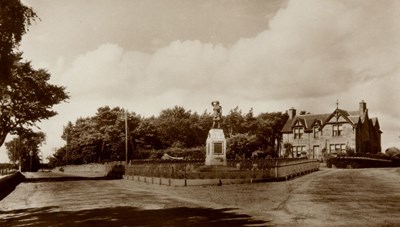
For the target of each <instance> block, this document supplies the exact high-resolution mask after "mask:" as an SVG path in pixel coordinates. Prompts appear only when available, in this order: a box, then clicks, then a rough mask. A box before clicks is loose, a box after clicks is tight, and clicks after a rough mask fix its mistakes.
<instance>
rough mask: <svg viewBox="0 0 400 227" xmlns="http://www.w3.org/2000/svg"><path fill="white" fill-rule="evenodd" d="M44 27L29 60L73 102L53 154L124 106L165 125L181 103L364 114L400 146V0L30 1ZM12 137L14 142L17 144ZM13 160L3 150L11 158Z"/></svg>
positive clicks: (51, 128) (28, 40)
mask: <svg viewBox="0 0 400 227" xmlns="http://www.w3.org/2000/svg"><path fill="white" fill-rule="evenodd" d="M22 2H23V3H24V4H26V5H27V6H30V7H32V8H33V9H34V10H35V11H36V13H37V14H38V16H39V17H40V20H38V21H37V22H35V23H34V24H33V25H32V26H31V27H30V31H29V32H28V33H27V34H26V35H25V36H24V37H23V40H22V42H21V45H20V47H19V49H20V50H21V51H23V52H24V54H23V57H24V59H26V60H28V61H31V62H32V64H33V66H34V67H36V68H45V69H47V70H48V71H49V72H50V74H51V75H52V77H51V80H50V83H54V84H57V85H61V86H65V87H66V91H67V92H68V93H69V95H70V96H71V98H70V100H68V102H67V103H62V104H59V105H57V106H55V107H54V109H55V110H56V111H57V112H58V115H57V116H55V117H52V118H50V119H49V120H46V121H43V122H42V123H40V124H38V126H39V127H40V130H42V131H43V132H45V133H46V135H47V142H46V144H44V145H43V146H42V148H41V149H42V151H43V153H44V156H45V157H47V156H49V155H51V154H52V153H53V152H54V150H55V148H57V147H61V146H63V145H64V144H65V141H63V140H62V139H61V134H62V129H63V126H64V125H66V124H67V122H68V121H71V122H75V120H76V119H77V118H78V117H86V116H93V115H94V114H95V113H96V111H97V108H99V107H102V106H106V105H108V106H110V107H115V106H119V107H122V108H125V109H127V110H129V111H131V112H135V113H137V114H140V115H142V116H152V115H154V116H158V114H159V113H160V111H161V110H163V109H166V108H172V107H174V106H176V105H178V106H182V107H184V108H185V109H186V110H191V111H192V112H199V113H202V112H204V111H205V110H207V111H211V104H210V103H211V101H213V100H219V101H220V103H221V105H222V107H223V114H226V113H229V111H230V110H231V109H233V108H235V107H236V106H238V107H239V108H240V109H241V110H242V111H243V112H244V113H246V112H248V111H249V110H250V108H253V109H254V113H256V114H258V113H261V112H275V111H286V110H288V109H289V108H291V107H294V108H296V109H297V110H299V111H300V110H305V111H307V112H311V113H330V112H333V111H334V110H335V108H336V102H337V101H338V102H339V108H341V109H345V110H357V109H358V105H359V102H360V101H362V100H364V101H365V102H366V103H367V108H368V109H369V116H370V117H378V119H379V123H380V126H381V130H382V131H383V134H382V149H383V150H385V149H386V148H388V147H392V146H397V147H400V114H399V113H400V106H399V103H400V95H399V94H398V87H399V85H400V1H396V0H393V1H390V0H383V1H376V0H351V1H348V0H346V1H345V0H324V1H320V0H304V1H296V0H293V1H291V0H270V1H263V0H189V1H188V0H167V1H164V0H113V1H112V0H70V1H61V0H51V1H50V0H23V1H22ZM9 138H11V137H9ZM4 160H7V158H6V154H5V151H4V146H3V147H2V148H1V151H0V161H4Z"/></svg>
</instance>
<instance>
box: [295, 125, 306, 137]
mask: <svg viewBox="0 0 400 227" xmlns="http://www.w3.org/2000/svg"><path fill="white" fill-rule="evenodd" d="M303 133H304V129H303V128H302V127H296V128H294V129H293V134H294V138H295V139H301V138H302V137H303Z"/></svg>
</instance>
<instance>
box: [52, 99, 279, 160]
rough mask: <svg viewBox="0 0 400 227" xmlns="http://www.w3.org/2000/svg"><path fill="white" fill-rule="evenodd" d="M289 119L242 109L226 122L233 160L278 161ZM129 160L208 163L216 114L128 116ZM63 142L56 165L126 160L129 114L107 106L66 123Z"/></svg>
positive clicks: (182, 112)
mask: <svg viewBox="0 0 400 227" xmlns="http://www.w3.org/2000/svg"><path fill="white" fill-rule="evenodd" d="M286 119H287V114H282V113H261V114H259V115H258V116H254V115H253V111H252V110H250V111H249V112H248V113H247V114H242V113H241V111H240V110H239V108H238V107H236V108H235V109H233V110H231V111H230V112H229V114H228V115H226V116H225V117H224V118H223V124H222V126H223V129H224V132H225V133H226V137H227V153H228V157H229V158H250V157H252V155H253V153H254V152H256V151H257V157H266V156H267V155H269V156H272V157H274V156H275V157H276V156H277V154H278V149H279V147H280V143H281V140H282V138H281V134H280V130H281V128H282V127H283V124H284V123H285V121H286ZM127 125H128V153H127V154H128V159H129V160H131V159H159V158H161V157H162V155H163V154H164V153H168V154H169V155H171V156H174V157H184V158H186V159H204V155H205V151H204V146H205V141H206V139H207V135H208V131H209V130H210V128H211V126H212V115H211V113H207V112H206V111H205V112H204V113H202V114H198V113H196V112H194V113H192V111H190V110H185V109H184V108H183V107H180V106H175V107H174V108H169V109H165V110H162V111H161V113H160V114H159V116H157V117H155V116H152V117H142V116H140V115H138V114H136V113H134V112H128V113H127ZM62 138H63V139H64V140H65V144H66V145H65V146H64V147H61V148H59V149H58V150H57V152H56V153H55V154H54V155H53V157H51V158H50V161H51V164H52V165H53V166H59V165H65V164H67V163H68V164H82V163H91V162H99V163H102V162H105V161H117V160H118V161H123V160H125V110H124V109H122V108H119V107H115V108H110V107H108V106H105V107H101V108H99V109H98V111H97V113H96V114H95V116H92V117H86V118H79V119H77V120H76V121H75V123H72V122H68V124H67V125H66V127H65V128H64V131H63V135H62Z"/></svg>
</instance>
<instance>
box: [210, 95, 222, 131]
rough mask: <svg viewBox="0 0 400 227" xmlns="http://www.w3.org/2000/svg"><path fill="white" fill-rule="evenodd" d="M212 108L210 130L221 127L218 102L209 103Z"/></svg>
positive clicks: (220, 110) (220, 112)
mask: <svg viewBox="0 0 400 227" xmlns="http://www.w3.org/2000/svg"><path fill="white" fill-rule="evenodd" d="M211 105H212V106H213V111H214V114H213V125H212V128H220V127H221V120H222V107H221V106H220V105H219V102H218V101H213V102H211Z"/></svg>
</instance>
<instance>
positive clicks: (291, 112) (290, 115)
mask: <svg viewBox="0 0 400 227" xmlns="http://www.w3.org/2000/svg"><path fill="white" fill-rule="evenodd" d="M295 116H296V109H295V108H293V107H292V108H290V109H289V119H293V118H294V117H295Z"/></svg>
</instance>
